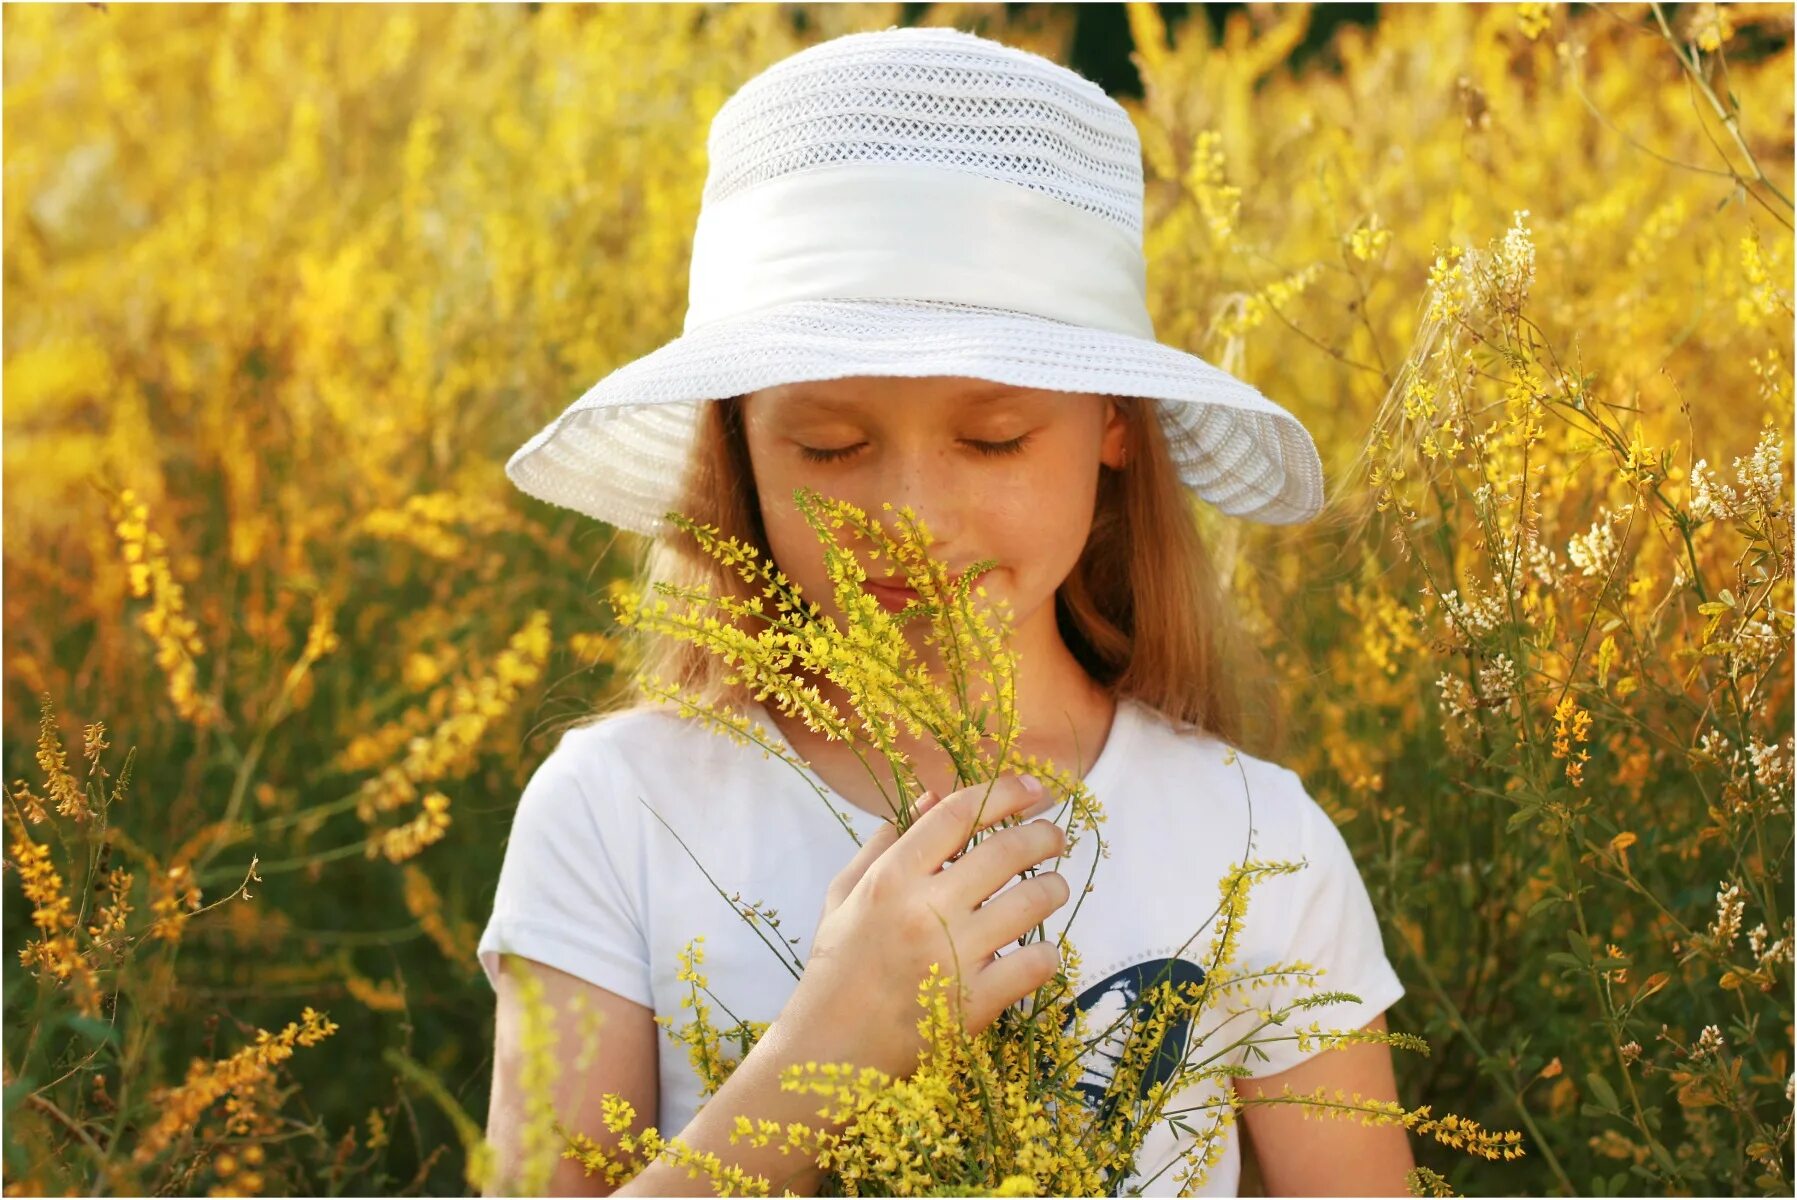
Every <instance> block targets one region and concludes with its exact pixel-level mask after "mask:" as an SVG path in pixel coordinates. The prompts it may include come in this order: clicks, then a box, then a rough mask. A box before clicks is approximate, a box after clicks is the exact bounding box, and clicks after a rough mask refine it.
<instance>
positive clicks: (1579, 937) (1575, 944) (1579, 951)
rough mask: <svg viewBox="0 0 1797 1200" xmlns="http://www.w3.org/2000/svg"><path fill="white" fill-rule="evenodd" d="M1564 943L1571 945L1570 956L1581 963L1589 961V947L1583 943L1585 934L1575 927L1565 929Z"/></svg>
mask: <svg viewBox="0 0 1797 1200" xmlns="http://www.w3.org/2000/svg"><path fill="white" fill-rule="evenodd" d="M1566 944H1567V945H1568V946H1571V947H1572V956H1573V957H1574V958H1576V959H1578V960H1579V961H1580V962H1582V963H1588V962H1590V961H1591V947H1590V946H1587V945H1586V944H1585V935H1584V934H1582V933H1580V932H1579V931H1578V930H1576V929H1568V930H1567V931H1566Z"/></svg>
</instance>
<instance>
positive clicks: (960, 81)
mask: <svg viewBox="0 0 1797 1200" xmlns="http://www.w3.org/2000/svg"><path fill="white" fill-rule="evenodd" d="M707 150H708V153H709V158H710V166H709V170H708V172H707V176H706V182H705V191H704V198H703V202H704V203H705V204H706V205H711V204H717V203H720V202H722V201H724V200H727V199H729V198H730V197H731V196H734V195H736V194H738V193H740V192H742V191H745V190H747V189H749V188H752V187H754V186H755V185H756V184H759V183H763V182H766V181H767V180H770V179H776V178H779V177H781V176H785V175H793V174H797V173H799V172H803V171H810V170H816V169H821V168H826V167H830V166H836V165H841V164H846V163H914V164H917V165H919V166H930V167H940V168H946V169H950V170H957V171H967V172H970V173H972V174H975V175H982V176H985V177H986V178H988V179H996V180H1002V181H1005V182H1009V183H1015V184H1017V185H1019V186H1021V187H1026V188H1032V189H1035V190H1037V191H1040V192H1043V193H1045V194H1047V195H1049V196H1053V197H1054V198H1056V199H1058V200H1061V201H1063V202H1064V203H1067V204H1071V205H1073V206H1075V207H1077V208H1079V209H1082V210H1084V211H1086V212H1090V213H1094V214H1096V215H1098V216H1100V217H1103V218H1104V219H1105V220H1107V221H1110V222H1112V223H1114V224H1115V225H1117V226H1118V228H1120V229H1122V230H1123V231H1124V232H1125V233H1126V234H1127V235H1128V236H1129V237H1130V238H1131V239H1132V241H1133V242H1134V244H1136V245H1140V244H1141V239H1142V149H1141V139H1140V137H1139V136H1138V135H1137V133H1136V129H1135V125H1134V123H1133V122H1132V121H1131V120H1130V118H1129V114H1128V113H1127V112H1125V111H1124V110H1123V107H1122V106H1121V105H1119V104H1118V103H1117V102H1116V101H1115V100H1113V99H1112V98H1111V97H1110V96H1109V95H1107V94H1106V93H1105V91H1104V89H1103V88H1101V87H1099V86H1098V85H1097V84H1095V83H1093V82H1092V81H1091V80H1088V79H1086V78H1084V77H1082V76H1081V75H1079V74H1078V73H1076V72H1074V71H1072V70H1070V69H1068V68H1067V67H1064V66H1061V65H1060V64H1059V63H1056V62H1053V61H1051V60H1049V59H1047V58H1044V57H1042V56H1041V55H1039V54H1034V53H1031V52H1030V51H1027V50H1023V49H1020V48H1018V47H1015V46H1007V45H1005V44H1004V43H1002V42H995V41H993V40H991V39H989V38H984V37H981V36H979V35H978V34H974V33H968V32H966V31H964V30H959V29H948V28H935V27H928V28H907V29H901V28H893V29H885V30H878V31H871V32H866V33H851V34H845V35H843V36H841V37H837V38H832V39H831V40H829V41H826V42H820V43H818V44H817V45H814V46H810V47H807V48H806V49H804V50H801V51H799V52H797V53H796V54H793V55H791V56H789V57H787V58H784V59H782V60H780V61H779V62H777V63H775V64H773V65H772V66H770V67H768V68H767V69H766V70H764V71H762V72H761V73H760V74H759V75H756V76H755V77H754V78H752V79H750V80H748V81H747V82H746V83H744V84H743V85H742V86H741V87H739V88H738V89H737V90H736V92H735V93H734V94H733V95H731V97H730V98H729V99H728V100H727V101H725V102H724V104H723V105H722V107H720V108H719V110H718V112H717V115H716V116H715V117H714V118H713V119H712V123H711V134H710V138H709V140H708V142H707Z"/></svg>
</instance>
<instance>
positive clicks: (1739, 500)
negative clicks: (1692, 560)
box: [1691, 429, 1785, 521]
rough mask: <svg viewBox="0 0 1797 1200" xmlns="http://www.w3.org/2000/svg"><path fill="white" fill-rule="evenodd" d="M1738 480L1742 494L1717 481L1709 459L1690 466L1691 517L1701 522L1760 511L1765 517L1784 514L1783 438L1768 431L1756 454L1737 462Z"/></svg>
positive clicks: (1765, 431) (1735, 465) (1755, 447)
mask: <svg viewBox="0 0 1797 1200" xmlns="http://www.w3.org/2000/svg"><path fill="white" fill-rule="evenodd" d="M1734 468H1735V480H1736V481H1737V482H1738V483H1739V484H1740V485H1741V491H1740V492H1736V491H1735V489H1734V488H1732V487H1730V486H1729V485H1728V484H1726V483H1723V482H1722V481H1720V480H1719V479H1717V478H1716V476H1715V472H1714V471H1713V470H1711V469H1710V466H1709V461H1708V460H1707V459H1702V458H1700V459H1698V460H1697V461H1696V462H1695V463H1692V464H1691V515H1692V516H1693V517H1695V518H1696V519H1697V520H1699V521H1709V520H1727V519H1729V518H1731V517H1735V516H1746V515H1749V514H1750V513H1751V512H1753V511H1756V510H1757V511H1758V512H1760V513H1762V514H1764V515H1765V516H1768V517H1774V516H1779V515H1781V514H1782V513H1783V512H1784V484H1785V472H1784V438H1782V437H1780V436H1779V434H1778V431H1777V430H1773V429H1766V430H1762V431H1761V433H1760V440H1759V441H1758V442H1757V443H1756V444H1755V445H1754V447H1753V453H1752V454H1751V455H1749V456H1747V457H1745V458H1741V457H1737V458H1736V459H1735V460H1734Z"/></svg>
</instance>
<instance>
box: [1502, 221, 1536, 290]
mask: <svg viewBox="0 0 1797 1200" xmlns="http://www.w3.org/2000/svg"><path fill="white" fill-rule="evenodd" d="M1528 216H1529V210H1528V209H1526V208H1524V209H1519V210H1517V211H1516V212H1514V213H1513V214H1511V218H1510V228H1509V229H1507V230H1505V231H1504V242H1503V245H1502V246H1501V247H1500V248H1499V249H1498V254H1497V262H1496V267H1497V273H1498V286H1499V287H1502V288H1504V289H1505V290H1506V291H1509V292H1512V293H1514V294H1515V296H1516V298H1517V299H1518V300H1519V301H1520V300H1521V299H1523V298H1524V297H1525V296H1527V295H1528V294H1529V289H1530V288H1531V287H1533V286H1534V285H1535V238H1534V235H1533V234H1532V233H1530V232H1529V224H1528Z"/></svg>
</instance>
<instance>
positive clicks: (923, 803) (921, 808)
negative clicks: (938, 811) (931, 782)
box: [914, 791, 939, 815]
mask: <svg viewBox="0 0 1797 1200" xmlns="http://www.w3.org/2000/svg"><path fill="white" fill-rule="evenodd" d="M938 799H939V797H938V796H937V795H936V793H935V792H932V791H926V792H924V794H923V795H921V796H919V797H918V798H917V803H916V805H915V806H914V811H916V812H917V813H918V814H920V815H921V814H923V813H926V812H929V811H930V808H931V806H932V805H934V804H935V803H936V801H937V800H938Z"/></svg>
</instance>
